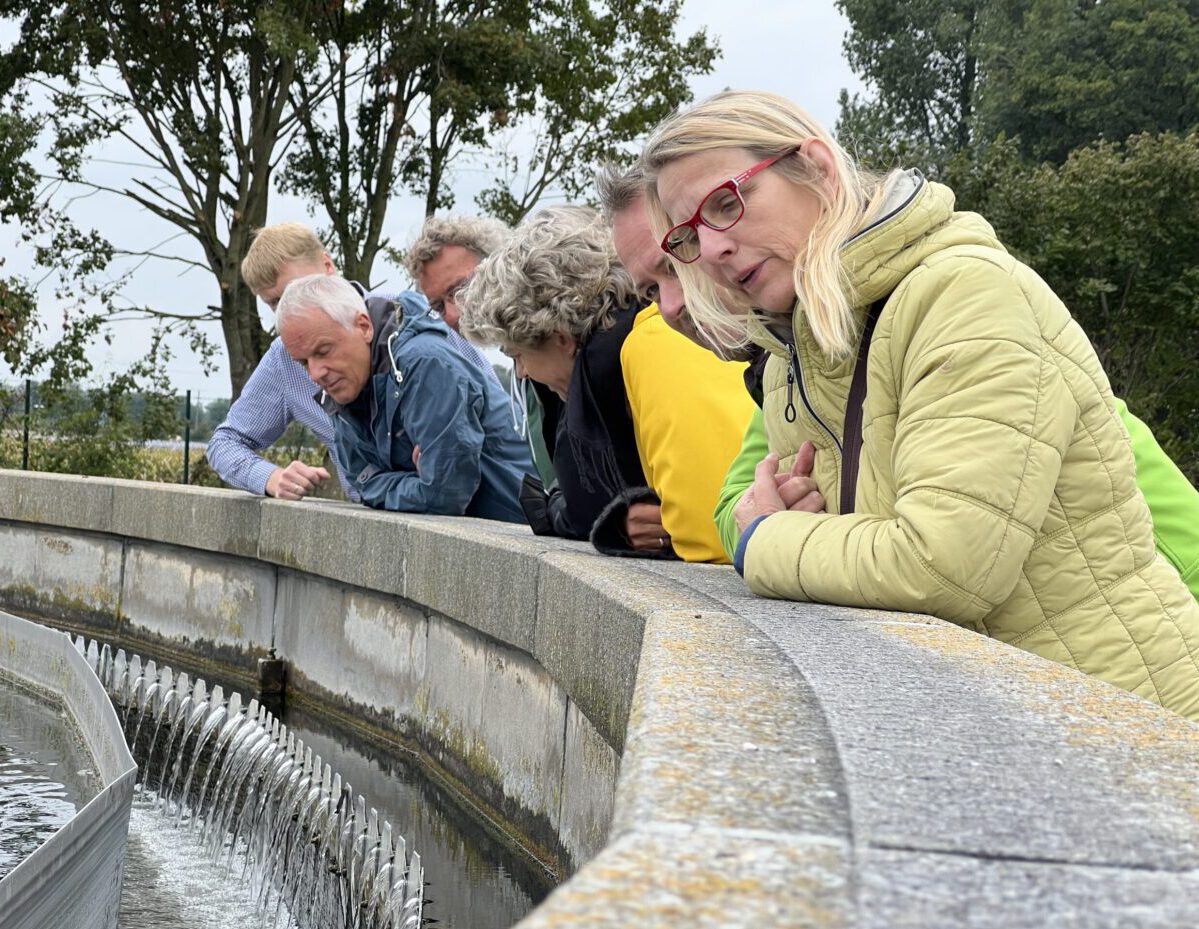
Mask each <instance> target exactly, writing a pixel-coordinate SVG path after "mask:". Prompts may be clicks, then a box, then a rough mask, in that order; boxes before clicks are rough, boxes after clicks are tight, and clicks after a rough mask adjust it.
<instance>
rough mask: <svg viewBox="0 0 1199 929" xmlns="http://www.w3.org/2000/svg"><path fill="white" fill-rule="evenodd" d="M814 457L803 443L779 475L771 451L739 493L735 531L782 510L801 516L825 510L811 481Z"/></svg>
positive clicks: (777, 462)
mask: <svg viewBox="0 0 1199 929" xmlns="http://www.w3.org/2000/svg"><path fill="white" fill-rule="evenodd" d="M815 457H816V449H815V446H813V445H812V443H811V442H805V443H804V444H803V446H801V448H800V450H799V453H798V454H797V455H796V456H795V463H794V464H793V465H792V466H791V469H790V470H789V471H784V472H783V473H782V474H780V473H779V470H778V468H779V456H778V455H776V454H775V453H774V452H771V453H770V454H769V455H767V456H766V457H765V458H763V459H762V460H761V461H760V462H758V466H757V468H755V469H754V482H753V483H752V484H751V485H750V487H749V489H748V490H747V491H746V492H745V493H744V494H742V496H741V500H740V501H738V503H737V507H736V509H735V510H734V511H733V518H734V519H735V520H736V521H737V531H738V532H739V533H740V532H745V530H746V528H747V527H748V526H749V524H750V523H752V522H753V521H754V520H755V519H757V518H758V517H760V516H770V515H771V514H772V513H781V512H783V511H784V510H793V511H795V512H802V513H820V512H822V511H823V510H824V497H823V496H822V495H821V494H820V491H819V490H817V489H816V482H815V481H813V480H812V477H811V474H812V463H813V461H814V460H815Z"/></svg>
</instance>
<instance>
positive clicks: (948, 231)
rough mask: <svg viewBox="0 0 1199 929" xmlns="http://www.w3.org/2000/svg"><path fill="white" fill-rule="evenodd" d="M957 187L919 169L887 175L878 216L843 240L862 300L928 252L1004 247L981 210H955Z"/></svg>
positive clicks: (885, 290) (892, 284) (887, 288)
mask: <svg viewBox="0 0 1199 929" xmlns="http://www.w3.org/2000/svg"><path fill="white" fill-rule="evenodd" d="M953 207H954V196H953V191H952V190H950V189H949V188H948V187H946V186H945V185H943V184H936V183H933V182H931V181H928V180H925V178H924V176H923V175H922V174H921V173H920V172H919V171H917V170H915V169H912V170H908V171H894V172H892V173H891V175H890V176H889V177H888V178H887V181H886V186H885V188H884V193H883V206H882V208H881V209H880V210H879V213H878V218H877V219H874V220H872V221H871V222H870V224H869V225H867V226H866V227H865V228H864V229H862V230H861V231H860V232H858V233H855V234H854V236H853V237H852V238H851V239H850V240H849V241H848V242H846V243H845V245H844V247H843V248H842V252H841V260H842V262H843V263H844V265H845V270H846V272H847V273H848V276H849V281H850V283H851V284H852V285H853V288H854V292H855V296H856V300H855V303H857V304H858V305H859V306H866V305H869V304H871V303H873V302H874V301H875V300H877V299H879V298H880V297H882V296H885V295H886V294H889V293H890V292H891V291H892V290H894V289H895V288H896V286H897V285H898V284H899V282H900V281H902V280H903V279H904V278H905V277H907V275H908V274H909V273H910V272H911V271H912V270H913V269H914V268H915V267H916V266H917V265H919V264H920V263H921V262H922V261H924V260H925V259H927V258H928V257H929V256H930V255H933V254H935V253H936V252H939V251H941V250H942V249H946V248H953V247H956V246H960V245H983V246H987V247H989V248H997V249H1000V250H1003V246H1002V245H1001V244H1000V243H999V240H998V239H997V238H996V237H995V230H994V229H992V228H991V224H990V223H988V222H987V221H986V220H985V219H983V218H982V217H981V216H979V215H978V214H977V213H958V212H954V208H953Z"/></svg>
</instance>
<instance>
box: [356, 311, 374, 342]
mask: <svg viewBox="0 0 1199 929" xmlns="http://www.w3.org/2000/svg"><path fill="white" fill-rule="evenodd" d="M353 330H354V332H356V333H358V335H359V336H360V337H361V339H362V341H363V342H366V343H368V344H369V343H370V340H371V339H373V338H374V337H375V324H374V323H372V322H371V318H370V317H369V316H368V315H367V314H366V313H359V314H358V315H357V316H355V317H354V326H353Z"/></svg>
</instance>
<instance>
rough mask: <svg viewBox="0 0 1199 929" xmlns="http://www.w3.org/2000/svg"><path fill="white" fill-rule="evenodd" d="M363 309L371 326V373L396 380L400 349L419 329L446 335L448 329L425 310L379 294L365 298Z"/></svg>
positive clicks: (400, 373) (399, 372)
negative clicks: (417, 310) (368, 317)
mask: <svg viewBox="0 0 1199 929" xmlns="http://www.w3.org/2000/svg"><path fill="white" fill-rule="evenodd" d="M366 311H367V313H368V314H369V316H370V318H371V324H372V325H373V326H374V327H375V336H374V338H373V339H372V340H371V375H372V376H375V375H379V374H389V375H392V376H394V377H395V379H396V380H397V381H401V382H402V381H403V380H404V372H403V370H402V369H401V367H400V358H399V356H400V351H401V349H402V348H403V346H404V345H406V344H407V343H408V342H409V341H411V340H412V339H413V338H414V337H415V336H417V335H419V334H420V333H423V332H429V333H435V334H437V335H441V336H443V337H448V336H449V334H450V328H449V326H447V325H446V324H445V323H444V322H443V321H442V320H441V319H439V318H438V317H436V316H434V315H433V314H432V313H429V312H427V311H426V312H423V313H421V312H416V311H415V310H413V308H411V307H408V306H406V305H405V304H404V303H402V302H399V301H391V300H385V299H383V298H382V297H367V298H366Z"/></svg>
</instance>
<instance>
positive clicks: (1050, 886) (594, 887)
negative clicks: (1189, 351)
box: [0, 473, 1199, 929]
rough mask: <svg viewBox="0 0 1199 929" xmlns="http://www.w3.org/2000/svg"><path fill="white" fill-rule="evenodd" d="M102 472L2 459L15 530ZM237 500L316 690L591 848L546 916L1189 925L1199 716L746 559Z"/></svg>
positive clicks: (567, 843)
mask: <svg viewBox="0 0 1199 929" xmlns="http://www.w3.org/2000/svg"><path fill="white" fill-rule="evenodd" d="M104 487H105V485H104V484H103V483H102V482H95V481H91V482H87V483H86V484H83V483H80V484H79V485H77V486H76V485H71V484H70V482H69V481H66V482H65V483H64V479H57V480H56V481H55V482H53V483H52V484H51V483H50V482H42V481H41V479H40V478H38V477H37V476H28V475H20V476H16V477H14V476H12V475H11V473H9V474H3V473H0V488H3V489H6V490H7V491H9V492H10V493H9V494H8V497H7V498H6V497H4V496H0V520H9V521H11V525H17V524H20V523H22V522H24V521H26V516H29V517H31V518H32V517H34V516H36V517H37V519H36V520H32V519H31V521H33V522H38V521H40V520H41V519H42V518H43V516H44V514H45V513H47V512H50V513H53V512H54V511H53V510H52V509H50V510H47V509H44V508H41V507H40V505H34V504H32V503H30V502H29V501H38V500H42V499H43V498H47V497H50V496H52V495H53V491H55V490H59V491H61V492H62V493H63V494H64V495H72V494H73V495H75V497H76V506H78V507H79V508H80V509H81V511H88V512H97V513H98V512H102V511H103V507H104V503H103V499H102V498H103V496H104V493H105V489H104ZM89 495H90V496H89ZM224 499H228V500H230V501H233V504H232V505H233V506H235V507H245V506H246V505H247V504H246V501H247V500H249V501H250V502H251V505H253V506H257V507H258V509H259V511H260V514H261V516H260V524H259V536H258V539H257V542H256V545H255V548H254V551H255V553H256V556H257V557H256V560H254V561H252V562H251V563H253V564H256V565H258V566H261V567H263V568H264V569H266V570H273V571H274V572H275V577H276V578H277V580H276V588H277V596H276V597H275V602H274V607H273V610H274V612H273V614H272V615H273V623H274V636H275V638H274V641H275V642H276V645H277V647H278V648H279V649H280V650H281V651H282V652H283V653H284V654H286V655H287V656H288V657H289V660H290V661H291V662H293V668H294V669H295V670H296V672H297V674H299V675H300V678H301V680H302V682H303V684H304V686H307V687H311V688H312V689H313V690H314V691H317V692H320V693H322V694H323V693H328V694H330V695H331V696H330V697H329V699H331V700H335V701H336V700H341V701H342V702H344V703H346V704H352V705H353V706H355V707H358V708H360V709H361V711H362V712H363V713H366V714H368V715H369V714H375V713H377V714H379V715H380V716H386V715H387V714H391V715H392V716H393V717H394V718H395V719H396V720H397V722H396V723H395V725H397V726H408V727H409V729H410V732H409V734H411V735H414V736H415V737H416V738H417V740H418V741H422V740H423V742H424V744H425V745H426V747H427V748H428V750H429V751H430V752H431V753H433V754H434V755H436V756H437V758H438V759H439V761H440V763H441V765H442V767H443V768H444V769H446V770H449V771H451V772H457V773H458V774H459V775H460V776H461V777H463V778H464V779H473V782H474V783H475V784H477V785H480V786H478V787H477V788H476V795H477V796H479V797H480V798H482V800H483V801H484V802H485V804H487V805H488V806H490V807H491V808H492V809H493V810H502V815H503V816H504V817H505V818H507V819H508V821H509V823H517V824H520V825H522V827H523V828H526V829H528V830H529V831H530V834H531V835H532V836H533V837H534V838H535V839H536V840H537V842H538V843H539V844H542V845H543V846H544V845H545V844H552V842H553V841H556V842H557V843H558V846H559V851H560V852H561V854H562V856H563V859H564V860H565V861H567V862H582V861H586V862H587V863H586V864H584V866H583V867H582V869H581V870H580V871H579V872H578V873H577V874H576V875H575V876H574V877H573V878H572V879H571V880H569V881H568V882H567V883H566V884H564V885H563V886H562V887H561V888H559V890H557V891H556V892H555V893H554V894H553V895H552V896H551V897H550V899H549V900H548V901H547V902H546V904H545V905H543V906H542V907H541V908H539V909H538V911H537V912H535V913H534V914H532V915H531V916H530V917H529V918H528V919H527V920H525V921H524V922H523V923H522V926H523V927H526V929H528V927H533V929H540V927H548V926H567V925H569V926H587V927H590V926H594V927H601V926H602V927H616V926H621V927H624V926H634V925H635V926H672V927H673V926H679V927H688V929H690V927H699V929H706V927H713V929H715V927H717V926H719V927H722V929H723V927H729V926H737V927H741V926H744V927H751V926H752V927H755V929H756V927H765V926H770V927H775V926H779V927H790V926H813V927H818V926H819V927H828V926H847V927H850V926H852V927H880V929H881V927H889V926H920V927H925V926H927V927H939V926H946V927H949V926H966V927H983V926H1025V925H1028V926H1039V925H1054V926H1057V925H1063V926H1079V927H1082V926H1088V927H1089V926H1153V927H1158V926H1163V927H1164V926H1178V927H1184V926H1185V927H1192V926H1195V925H1199V894H1197V893H1196V891H1197V890H1199V888H1197V887H1196V886H1195V884H1196V880H1197V875H1199V778H1197V777H1196V776H1195V772H1196V771H1199V727H1196V726H1195V725H1193V724H1191V723H1189V722H1188V721H1186V720H1184V719H1181V718H1180V717H1177V716H1174V715H1172V714H1170V713H1167V712H1165V711H1163V710H1161V709H1160V708H1158V707H1156V706H1154V705H1152V704H1150V703H1147V702H1145V701H1142V700H1140V699H1138V698H1136V697H1133V696H1131V695H1129V694H1125V693H1122V692H1120V691H1117V690H1115V689H1113V688H1111V687H1109V686H1108V685H1106V684H1103V683H1102V682H1099V681H1096V680H1093V679H1089V678H1086V677H1083V676H1081V675H1078V674H1076V673H1075V672H1073V671H1070V670H1069V669H1066V668H1063V667H1060V666H1057V665H1053V664H1051V663H1048V662H1045V661H1043V660H1041V659H1039V658H1036V657H1034V656H1031V655H1028V654H1026V653H1023V652H1020V651H1018V650H1016V649H1012V648H1009V647H1007V646H1004V645H1002V644H1001V643H998V642H994V641H991V640H988V639H985V638H982V637H980V636H976V635H974V634H972V633H968V632H965V631H963V630H961V629H959V628H957V627H955V626H952V625H950V624H947V623H942V622H939V621H937V620H934V619H931V618H929V617H927V616H919V615H912V614H894V613H881V612H871V611H864V610H850V609H841V608H834V607H821V606H811V605H804V604H793V603H782V602H777V601H767V600H761V599H758V598H755V597H752V596H750V595H749V594H748V593H747V591H746V590H745V588H744V585H743V584H742V583H741V581H740V579H739V578H737V577H736V575H735V574H734V573H733V572H732V571H731V570H730V569H728V568H718V567H711V566H695V565H683V564H678V563H669V562H637V561H630V560H624V559H604V558H600V557H598V556H596V555H595V554H593V553H591V552H590V551H589V550H588V549H587V547H586V546H585V545H581V544H575V543H561V542H557V541H554V540H548V541H547V540H545V539H537V538H534V537H533V536H531V535H530V534H529V533H528V532H527V531H526V530H524V529H523V528H522V527H518V526H510V525H500V524H489V523H483V522H479V521H476V520H444V519H436V518H429V517H403V516H398V515H394V514H383V513H377V512H372V511H368V510H365V509H363V508H356V507H351V506H348V505H342V506H338V505H325V504H321V503H315V502H311V503H307V502H306V503H304V504H282V503H278V502H276V501H255V500H254V498H249V497H246V496H245V495H241V494H232V493H230V494H225V495H221V494H216V495H214V496H213V498H212V501H211V503H210V504H208V505H211V506H213V507H216V508H218V509H219V508H220V507H222V506H224V503H223V500H224ZM9 500H17V501H23V502H18V503H12V504H11V505H10V503H9V502H8V501H9ZM183 505H184V504H183V503H179V504H178V506H180V507H182V506H183ZM162 506H163V511H164V512H173V511H172V510H171V508H170V506H171V505H168V504H167V503H163V504H162ZM22 514H25V515H22ZM45 518H46V519H48V520H49V523H48V525H49V526H58V525H61V526H62V528H61V529H60V530H58V531H57V532H56V533H54V534H56V535H57V536H58V537H60V538H64V539H68V540H72V539H74V538H75V536H74V535H72V533H71V531H70V529H71V524H70V523H69V522H65V521H64V522H62V523H61V524H59V523H55V522H54V519H62V520H67V518H68V517H67V514H59V515H58V516H53V515H52V516H49V517H45ZM214 518H215V519H217V521H218V522H220V521H222V520H224V521H226V522H227V523H228V524H230V525H233V524H234V523H235V522H236V519H237V518H238V517H236V516H235V515H233V514H225V515H219V516H217V517H214ZM88 519H89V522H88V526H87V528H88V529H89V530H91V531H105V530H101V529H97V527H98V526H99V525H100V522H99V521H98V520H99V517H95V518H92V517H89V518H88ZM37 531H42V530H40V529H39V530H37ZM46 531H49V530H46ZM81 537H86V538H91V537H90V536H81ZM97 538H99V537H97ZM110 538H111V540H112V541H114V543H115V544H118V545H121V546H123V548H122V549H121V550H122V551H123V552H125V555H124V557H125V558H126V560H128V558H129V554H128V553H129V552H130V551H132V550H133V548H136V547H137V546H139V545H145V543H143V542H140V541H137V540H123V539H121V538H119V537H117V536H112V537H110ZM177 538H178V536H172V537H171V539H177ZM164 540H165V539H159V541H164ZM210 543H211V544H212V545H213V546H215V549H217V550H221V551H224V549H223V548H221V546H223V545H225V543H223V542H216V541H213V540H212V539H204V540H201V541H197V542H196V543H195V547H196V548H199V549H203V550H204V551H213V550H214V549H210V548H207V547H206V546H208V545H209V544H210ZM171 544H175V543H174V542H173V541H172V542H171ZM238 544H239V545H240V544H242V543H240V542H239V543H238ZM213 557H215V556H213ZM221 557H225V556H224V555H222V556H221ZM13 563H14V564H16V561H15V560H14V561H13ZM48 582H51V583H57V582H56V581H54V579H53V578H50V581H48ZM0 586H2V585H0ZM126 595H127V594H126ZM358 669H367V670H368V671H369V674H368V675H366V676H365V677H363V678H362V679H360V680H351V679H348V678H350V677H352V675H351V674H350V673H349V672H350V671H351V670H358ZM410 708H411V709H410ZM399 720H405V721H404V722H399ZM614 780H616V782H617V787H616V788H615V792H614V793H613V788H612V784H613V781H614ZM547 837H548V838H547ZM551 840H552V841H551ZM597 848H598V849H601V850H600V851H599V852H598V854H596V853H595V851H596V849H597ZM592 855H594V857H591V858H590V860H589V861H588V860H587V859H588V858H589V856H592Z"/></svg>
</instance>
